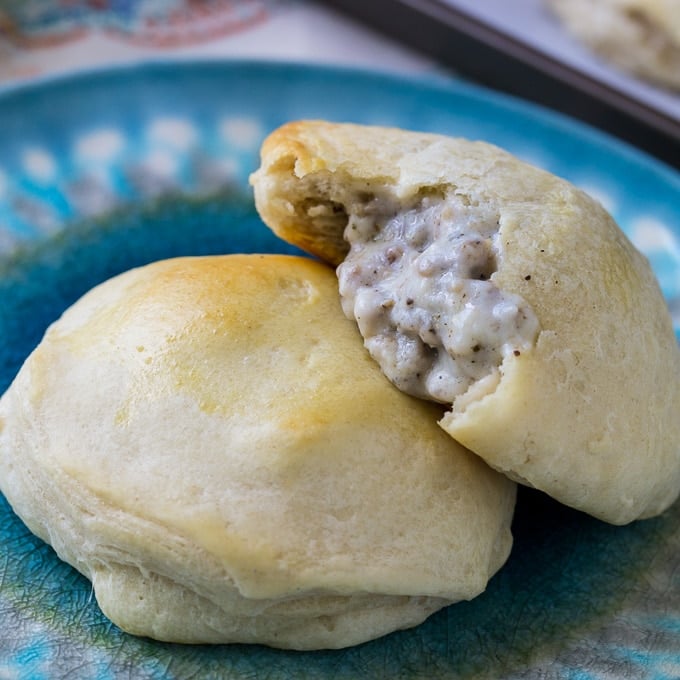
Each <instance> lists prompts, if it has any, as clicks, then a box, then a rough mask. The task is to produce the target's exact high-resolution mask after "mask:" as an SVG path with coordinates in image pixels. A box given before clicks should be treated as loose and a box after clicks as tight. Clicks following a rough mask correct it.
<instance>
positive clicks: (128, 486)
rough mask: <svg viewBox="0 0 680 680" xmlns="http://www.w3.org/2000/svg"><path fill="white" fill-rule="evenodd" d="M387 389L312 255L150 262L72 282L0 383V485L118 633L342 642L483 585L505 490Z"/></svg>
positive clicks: (506, 504)
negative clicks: (69, 294) (83, 579)
mask: <svg viewBox="0 0 680 680" xmlns="http://www.w3.org/2000/svg"><path fill="white" fill-rule="evenodd" d="M440 415H441V413H440V410H439V409H438V408H437V407H436V406H434V405H431V404H427V403H425V402H422V401H419V400H416V399H413V398H411V397H408V396H406V395H404V394H402V393H400V392H399V391H398V390H396V389H394V388H393V387H392V385H390V384H389V383H388V382H387V381H386V380H385V379H384V377H383V376H382V375H381V373H380V370H379V369H378V367H377V366H376V365H375V363H374V362H373V361H372V360H371V359H370V358H369V357H368V356H366V354H365V352H364V350H363V348H362V346H361V342H360V340H359V338H358V336H357V332H356V328H355V327H354V324H353V323H351V322H350V321H348V320H347V319H346V318H345V317H344V315H343V313H342V310H341V309H340V305H339V301H338V297H337V282H336V278H335V276H334V274H333V271H332V270H331V269H330V268H328V267H326V266H325V265H322V264H319V263H316V262H313V261H311V260H309V259H305V258H295V257H285V256H256V255H251V256H247V255H243V256H236V255H234V256H225V257H205V258H184V259H176V260H169V261H164V262H159V263H156V264H152V265H149V266H147V267H144V268H141V269H136V270H133V271H130V272H128V273H126V274H123V275H121V276H119V277H117V278H114V279H112V280H110V281H108V282H106V283H104V284H102V285H100V286H99V287H97V288H95V289H94V290H92V291H91V292H90V293H88V294H87V295H85V296H84V297H83V298H82V299H81V300H80V301H79V302H77V303H76V304H75V305H74V306H73V307H71V308H70V309H69V310H67V311H66V312H65V314H64V315H63V316H62V318H61V319H60V320H58V321H57V322H56V323H54V324H53V325H52V326H51V327H50V329H49V330H48V331H47V333H46V335H45V338H44V339H43V341H42V342H41V343H40V345H39V346H38V348H37V349H36V350H35V351H34V352H33V354H32V355H31V356H30V357H29V358H28V360H27V361H26V363H25V365H24V366H23V368H22V370H21V372H20V373H19V375H18V376H17V378H16V380H15V381H14V383H13V384H12V386H11V387H10V389H9V390H8V391H7V393H6V394H5V395H4V396H3V397H2V399H1V400H0V485H1V486H2V491H3V492H4V493H5V494H6V496H7V498H8V500H9V502H10V503H11V504H12V506H13V507H14V509H15V510H16V512H17V513H18V514H19V516H20V517H22V518H23V520H24V521H25V522H26V523H27V525H28V526H29V527H30V528H31V529H32V530H33V531H34V532H35V533H36V534H37V535H38V536H40V537H41V538H43V539H44V540H46V541H48V542H49V543H51V544H52V546H53V547H54V548H55V550H56V551H57V553H58V554H59V555H60V556H61V557H62V558H63V559H64V560H66V561H68V562H70V563H71V564H72V565H74V566H75V567H76V568H77V569H79V570H80V571H81V572H82V573H83V574H85V575H86V576H87V577H88V578H90V579H91V580H92V583H93V586H94V592H95V595H96V597H97V600H98V602H99V604H100V605H101V608H102V610H103V611H104V613H105V614H106V615H107V616H109V617H110V618H111V619H112V620H113V621H114V622H115V623H116V624H118V625H119V626H120V627H122V628H123V629H124V630H126V631H129V632H131V633H135V634H138V635H146V636H150V637H153V638H157V639H161V640H171V641H178V642H210V643H220V642H259V643H264V644H268V645H272V646H276V647H289V648H297V649H314V648H320V647H343V646H346V645H351V644H355V643H358V642H362V641H364V640H368V639H371V638H373V637H377V636H379V635H383V634H385V633H387V632H390V631H392V630H395V629H398V628H403V627H408V626H413V625H415V624H417V623H419V622H421V621H422V620H423V619H425V618H426V617H427V616H428V615H429V614H431V613H432V612H433V611H435V610H437V609H439V608H441V607H443V606H445V605H447V604H449V603H451V602H454V601H456V600H461V599H468V598H472V597H474V596H475V595H477V594H478V593H480V592H481V591H483V590H484V588H485V586H486V583H487V580H488V579H489V577H490V576H491V575H492V574H493V573H494V572H495V571H496V570H497V569H498V568H499V567H500V566H501V565H502V564H503V562H504V561H505V559H506V558H507V555H508V552H509V550H510V545H511V535H510V522H511V517H512V511H513V506H514V497H515V485H514V484H513V483H511V482H509V481H508V480H506V479H505V478H504V477H503V476H502V475H499V474H498V473H497V472H495V471H493V470H491V469H490V468H489V467H487V466H486V464H484V463H483V462H482V461H481V460H480V459H479V458H477V457H476V456H474V455H472V454H471V453H469V452H468V451H466V450H465V449H463V448H462V447H461V446H459V445H457V444H456V443H455V442H453V440H451V438H450V437H448V436H447V435H446V434H445V433H444V432H442V431H441V429H440V428H438V427H437V425H436V420H437V419H438V417H439V416H440Z"/></svg>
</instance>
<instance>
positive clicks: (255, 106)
mask: <svg viewBox="0 0 680 680" xmlns="http://www.w3.org/2000/svg"><path fill="white" fill-rule="evenodd" d="M310 117H319V118H328V119H332V120H344V121H356V122H362V123H374V124H386V125H396V126H401V127H406V128H413V129H420V130H433V131H439V132H444V133H449V134H453V135H462V136H466V137H471V138H479V139H485V140H488V141H491V142H494V143H496V144H499V145H501V146H503V147H505V148H507V149H508V150H510V151H511V152H513V153H515V154H517V155H519V156H521V157H523V158H525V159H528V160H530V161H532V162H534V163H536V164H538V165H541V166H543V167H545V168H547V169H549V170H551V171H553V172H555V173H557V174H558V175H562V176H564V177H566V178H568V179H570V180H571V181H573V182H575V183H576V184H578V185H580V186H582V187H584V188H585V189H586V190H588V191H590V192H591V193H593V194H594V195H595V196H596V197H597V198H599V199H600V200H601V201H602V202H603V203H604V204H605V206H606V207H607V208H608V209H609V210H610V211H611V212H612V213H613V214H614V216H615V217H616V219H617V220H618V221H619V223H620V224H621V226H622V227H623V228H624V229H625V230H626V232H627V233H628V234H629V235H630V236H631V238H632V239H633V241H634V242H635V243H636V244H637V245H638V246H639V247H640V249H642V250H643V251H644V252H645V253H646V254H647V255H648V257H649V258H650V259H651V261H652V263H653V265H654V268H655V271H656V272H657V274H658V277H659V280H660V281H661V285H662V287H663V290H664V293H665V294H666V296H667V298H668V301H669V304H670V306H671V309H672V311H673V313H674V315H675V317H676V328H677V327H678V323H677V321H678V319H677V317H678V316H679V314H678V312H679V311H680V303H679V302H678V301H679V300H680V231H679V229H680V178H679V177H678V175H677V174H676V173H674V172H673V171H672V170H670V169H668V168H665V167H664V166H662V165H660V164H658V163H655V162H654V161H652V160H650V159H648V158H646V157H645V156H643V155H642V154H639V153H637V152H636V151H634V150H633V149H630V148H628V147H625V146H623V145H621V144H619V143H617V142H615V141H613V140H612V139H610V138H607V137H605V136H603V135H601V134H596V133H594V132H592V131H590V130H589V129H586V128H584V127H582V126H579V125H577V124H575V123H573V122H570V121H568V120H566V119H564V118H560V117H557V116H554V115H551V114H548V113H546V112H545V111H542V110H540V109H537V108H533V107H530V106H528V105H526V104H523V103H520V102H517V101H514V100H510V99H506V98H502V97H500V96H498V95H495V94H492V93H489V92H487V91H484V90H480V89H477V88H473V87H470V86H467V85H462V84H459V83H455V82H449V81H443V80H438V79H433V80H427V81H425V82H423V81H422V80H419V81H416V80H404V79H399V78H396V77H391V76H386V75H378V74H371V73H366V72H357V71H347V70H336V69H317V68H310V67H305V66H295V65H273V64H264V63H242V62H226V63H198V64H196V63H186V62H185V63H179V64H155V65H148V66H145V67H141V68H132V69H123V70H112V71H104V72H96V73H90V74H84V75H80V76H77V77H72V78H66V79H58V80H49V81H45V82H41V83H37V84H34V85H30V86H28V87H20V88H15V89H6V90H0V391H4V389H6V387H7V386H8V385H9V383H10V381H11V380H12V378H13V376H14V375H15V374H16V372H17V370H18V368H19V366H20V365H21V362H22V361H23V360H24V358H25V357H26V356H27V354H28V353H29V351H30V350H31V349H32V348H33V347H34V346H35V345H36V343H37V342H38V341H39V339H40V337H41V335H42V333H43V331H44V329H45V327H46V326H47V324H48V323H49V322H51V321H52V320H54V319H55V318H56V317H57V316H58V315H59V314H60V312H61V311H62V310H63V309H64V308H65V307H66V306H67V305H69V304H70V303H72V302H73V301H74V300H75V299H76V298H77V297H79V296H80V295H81V294H83V293H84V292H85V291H86V290H88V289H89V288H90V287H92V286H93V285H94V284H96V283H97V282H99V281H101V280H103V279H105V278H108V277H110V276H112V275H113V274H116V273H118V272H120V271H122V270H125V269H128V268H130V267H132V266H136V265H139V264H141V263H144V262H148V261H151V260H156V259H160V258H165V257H170V256H174V255H179V254H199V253H218V252H219V253H222V252H236V251H260V252H262V251H287V252H290V251H291V249H290V248H288V247H287V246H285V245H284V244H282V243H281V242H279V241H277V240H276V238H275V237H274V236H273V235H271V234H270V233H269V232H268V230H266V229H265V228H264V227H263V226H262V224H261V223H260V221H259V220H258V218H257V215H256V214H255V211H254V208H253V204H252V199H251V195H250V192H249V190H248V185H247V177H248V175H249V173H250V172H251V171H252V170H253V169H254V168H255V167H256V166H257V161H258V159H257V154H258V148H259V144H260V142H261V140H262V138H263V137H264V135H265V134H266V133H267V132H268V131H270V130H271V129H273V128H274V127H275V126H278V125H279V124H281V123H283V122H284V121H287V120H290V119H296V118H310ZM65 407H67V405H66V404H65ZM514 531H515V537H516V541H515V547H514V550H513V554H512V556H511V558H510V560H509V562H508V563H507V565H506V566H505V567H504V568H503V569H502V570H501V572H500V573H499V574H498V575H497V576H496V577H495V578H494V579H493V580H492V582H491V583H490V585H489V588H488V589H487V591H486V593H484V594H483V595H482V596H480V597H479V598H477V599H475V600H473V601H472V602H466V603H461V604H456V605H453V606H451V607H449V608H448V609H445V610H443V611H441V612H439V613H437V614H435V615H434V616H432V617H431V618H430V619H429V620H428V621H426V622H425V623H424V624H422V625H421V626H419V627H417V628H414V629H411V630H407V631H401V632H398V633H394V634H392V635H389V636H387V637H385V638H383V639H380V640H376V641H374V642H370V643H367V644H364V645H361V646H358V647H355V648H351V649H346V650H342V651H323V652H314V653H291V652H282V651H277V650H272V649H267V648H263V647H257V646H250V647H248V646H240V645H236V646H215V647H208V646H181V645H172V644H162V643H158V642H154V641H150V640H146V639H139V638H135V637H131V636H128V635H126V634H124V633H122V632H121V631H120V630H118V629H117V628H116V627H115V626H113V625H112V624H110V623H109V622H108V621H107V620H106V619H105V618H104V617H103V616H102V614H101V613H100V611H99V609H98V608H97V605H96V602H95V600H94V598H93V595H92V591H91V588H90V584H89V583H88V581H86V580H85V579H84V578H83V577H81V576H80V575H79V574H77V573H76V572H75V571H74V570H73V569H71V568H70V567H68V566H67V565H65V564H63V563H62V562H60V560H59V559H58V558H57V557H56V556H55V554H54V553H53V552H52V550H51V549H50V548H49V547H48V546H46V545H45V544H44V543H42V542H41V541H39V540H38V539H36V538H34V537H33V536H32V535H31V534H30V532H29V531H28V530H27V529H26V528H25V527H24V526H23V524H22V523H21V522H20V521H19V520H18V519H17V518H16V517H15V516H14V515H13V513H12V511H11V510H10V508H9V507H8V506H7V504H6V503H5V502H4V501H0V678H3V679H4V678H31V679H32V678H51V677H59V678H102V679H108V678H120V677H134V678H178V679H180V678H181V679H186V678H222V677H225V678H227V677H228V678H232V677H234V678H235V677H247V678H255V677H266V678H269V679H277V678H334V679H337V678H347V679H350V678H352V679H354V678H361V677H366V678H382V677H386V678H427V679H433V678H483V677H490V678H523V679H527V678H572V679H574V680H576V679H579V680H580V679H586V678H659V679H660V678H680V504H676V506H675V507H674V508H672V509H671V510H670V511H668V512H667V513H666V514H665V515H664V516H662V517H659V518H657V519H653V520H648V521H644V522H638V523H635V524H633V525H631V526H627V527H613V526H609V525H606V524H603V523H601V522H598V521H596V520H594V519H592V518H589V517H587V516H584V515H582V514H579V513H577V512H574V511H572V510H569V509H566V508H564V507H561V506H560V505H558V504H557V503H554V502H553V501H551V500H550V499H547V498H546V497H544V496H543V495H541V494H538V493H535V492H531V491H527V490H522V492H521V494H520V498H519V502H518V507H517V514H516V519H515V525H514Z"/></svg>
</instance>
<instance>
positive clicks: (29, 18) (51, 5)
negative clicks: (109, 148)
mask: <svg viewBox="0 0 680 680" xmlns="http://www.w3.org/2000/svg"><path fill="white" fill-rule="evenodd" d="M167 57H172V58H173V59H177V58H196V57H205V58H221V57H227V58H229V57H239V58H256V59H274V60H290V61H298V62H314V63H330V64H343V65H348V66H359V67H362V66H367V67H370V68H373V69H375V68H381V69H385V70H390V71H396V72H401V73H418V72H421V71H424V70H431V69H433V68H434V66H433V64H432V62H430V61H428V60H427V59H425V58H424V57H422V56H420V55H418V54H416V53H414V52H413V51H410V50H408V49H407V48H405V47H403V46H401V45H398V44H395V43H394V42H391V41H389V40H387V39H385V38H383V37H382V36H379V35H377V34H376V33H373V32H371V31H369V30H367V29H365V28H364V27H363V26H360V25H359V24H358V23H356V22H354V21H352V20H349V19H348V18H346V17H344V16H343V15H341V14H338V13H337V12H335V11H334V10H332V9H330V8H328V7H325V6H324V5H323V4H322V3H316V2H309V1H307V0H238V1H232V0H4V2H2V3H0V81H16V80H21V79H28V78H32V77H36V76H41V75H44V74H47V73H60V72H67V71H70V70H74V69H83V68H92V67H97V66H103V65H107V64H116V63H130V62H134V61H144V60H149V59H153V60H158V59H164V58H167Z"/></svg>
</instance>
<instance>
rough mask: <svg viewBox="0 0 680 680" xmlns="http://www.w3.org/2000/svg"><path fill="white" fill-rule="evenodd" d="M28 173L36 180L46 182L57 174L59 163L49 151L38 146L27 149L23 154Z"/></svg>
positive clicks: (22, 159)
mask: <svg viewBox="0 0 680 680" xmlns="http://www.w3.org/2000/svg"><path fill="white" fill-rule="evenodd" d="M21 161H22V165H23V167H24V171H25V172H26V174H27V175H28V176H29V177H30V178H31V179H32V180H34V181H36V182H38V183H40V184H45V183H47V182H52V181H53V180H54V179H55V177H56V176H57V163H56V161H55V160H54V157H53V156H52V154H51V153H50V152H49V151H46V150H45V149H40V148H37V147H30V148H28V149H26V150H25V151H24V152H23V154H22V156H21Z"/></svg>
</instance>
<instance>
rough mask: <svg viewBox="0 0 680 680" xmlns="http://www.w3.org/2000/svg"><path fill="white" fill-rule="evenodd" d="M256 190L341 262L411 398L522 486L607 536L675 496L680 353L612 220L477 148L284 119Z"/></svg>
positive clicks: (309, 241)
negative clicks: (588, 518)
mask: <svg viewBox="0 0 680 680" xmlns="http://www.w3.org/2000/svg"><path fill="white" fill-rule="evenodd" d="M251 182H252V184H253V186H254V190H255V200H256V205H257V208H258V210H259V211H260V214H261V216H262V218H263V219H264V221H265V222H266V223H267V224H268V225H269V226H270V227H271V228H272V229H273V230H274V231H275V232H276V233H277V234H279V235H280V236H281V237H282V238H284V239H286V240H287V241H290V242H291V243H294V244H296V245H298V246H300V247H302V248H304V249H306V250H308V251H309V252H310V253H313V254H315V255H317V256H319V257H321V258H323V259H325V260H326V261H328V262H329V263H331V264H333V265H339V267H338V278H339V291H340V294H341V296H342V299H343V307H344V310H345V313H346V314H347V315H348V317H350V318H353V319H355V320H356V322H357V324H358V327H359V329H360V331H361V334H362V335H363V337H364V343H365V345H366V347H367V348H368V350H369V352H370V354H371V355H372V356H373V357H374V359H375V360H376V361H377V362H378V363H379V364H380V366H381V368H382V370H383V372H384V373H385V375H387V377H388V378H389V379H390V380H391V381H392V382H393V383H394V384H395V385H396V386H397V387H399V388H400V389H402V390H403V391H405V392H408V393H410V394H413V395H415V396H418V397H422V398H425V399H429V400H433V401H436V402H440V403H443V404H446V405H448V406H449V411H448V412H447V413H446V414H445V415H444V416H443V418H442V419H441V421H440V422H441V426H442V427H443V428H444V429H445V430H446V431H447V432H448V433H449V434H450V435H451V436H452V437H454V438H455V439H456V440H457V441H459V442H460V443H462V444H463V445H464V446H466V447H468V448H469V449H471V450H472V451H474V452H476V453H477V454H479V455H480V456H481V457H482V458H484V460H486V461H487V462H488V463H489V464H490V465H491V466H492V467H494V468H496V469H498V470H500V471H502V472H504V473H506V474H507V475H508V476H509V477H511V478H512V479H514V480H516V481H518V482H522V483H524V484H526V485H528V486H532V487H535V488H537V489H541V490H542V491H545V492H546V493H548V494H550V495H551V496H553V497H554V498H556V499H558V500H559V501H561V502H563V503H565V504H567V505H570V506H572V507H574V508H577V509H579V510H583V511H585V512H588V513H590V514H592V515H594V516H595V517H598V518H601V519H603V520H606V521H608V522H611V523H615V524H624V523H627V522H630V521H632V520H634V519H637V518H641V517H651V516H653V515H656V514H658V513H660V512H662V511H663V510H664V509H666V508H667V507H668V506H669V505H670V504H671V503H673V501H674V500H675V499H676V498H677V496H678V493H679V492H680V418H679V417H678V413H680V349H679V348H678V344H677V341H676V337H675V334H674V329H673V326H672V322H671V318H670V315H669V312H668V309H667V306H666V303H665V301H664V298H663V296H662V293H661V291H660V289H659V286H658V283H657V281H656V278H655V276H654V273H653V272H652V269H651V267H650V265H649V263H648V262H647V260H646V259H645V258H644V257H643V256H642V255H641V254H640V253H639V252H638V251H637V250H636V249H635V248H634V247H633V245H632V244H631V243H630V241H629V240H628V239H627V238H626V236H625V235H624V233H623V232H622V231H621V230H620V229H619V227H618V226H617V225H616V224H615V222H614V220H613V219H612V218H611V217H610V216H609V215H608V214H607V212H606V211H605V210H604V209H603V208H602V206H601V205H600V204H599V203H598V202H597V201H595V200H594V199H592V198H591V197H589V196H588V195H587V194H585V193H584V192H583V191H580V190H579V189H577V188H576V187H574V186H573V185H571V184H569V183H568V182H566V181H564V180H562V179H560V178H558V177H556V176H554V175H552V174H550V173H548V172H545V171H543V170H539V169H537V168H534V167H532V166H530V165H528V164H526V163H524V162H522V161H520V160H518V159H517V158H515V157H513V156H512V155H510V154H508V153H506V152H505V151H502V150H501V149H499V148H496V147H494V146H491V145H489V144H486V143H483V142H471V141H467V140H462V139H453V138H449V137H445V136H441V135H435V134H426V133H417V132H408V131H405V130H398V129H392V128H382V127H369V126H359V125H351V124H344V125H343V124H335V123H328V122H323V121H299V122H293V123H289V124H287V125H285V126H283V127H281V128H279V129H278V130H276V131H274V132H273V133H272V134H271V135H270V136H269V137H268V139H266V140H265V142H264V144H263V146H262V163H261V167H260V168H259V169H258V170H257V171H256V172H255V173H254V175H253V177H252V179H251Z"/></svg>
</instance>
